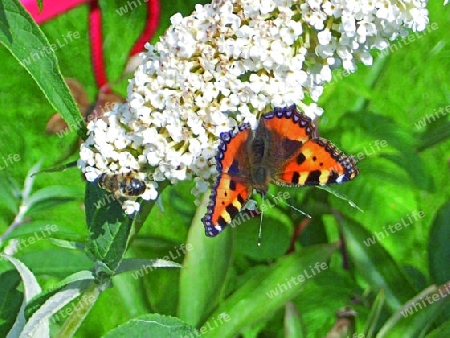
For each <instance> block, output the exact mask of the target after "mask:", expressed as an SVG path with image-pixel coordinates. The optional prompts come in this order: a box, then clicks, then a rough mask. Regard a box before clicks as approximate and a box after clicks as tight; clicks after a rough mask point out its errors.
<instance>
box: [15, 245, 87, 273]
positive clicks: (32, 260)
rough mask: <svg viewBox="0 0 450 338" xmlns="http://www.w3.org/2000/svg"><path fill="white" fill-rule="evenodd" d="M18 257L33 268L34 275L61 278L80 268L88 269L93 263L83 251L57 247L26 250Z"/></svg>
mask: <svg viewBox="0 0 450 338" xmlns="http://www.w3.org/2000/svg"><path fill="white" fill-rule="evenodd" d="M20 259H21V260H22V261H23V262H24V263H25V264H27V266H29V267H30V269H33V272H34V273H35V274H36V275H40V274H43V275H52V276H56V277H62V278H65V277H67V276H69V275H71V274H73V273H75V272H77V271H80V270H89V269H91V268H92V265H93V264H92V262H91V261H90V260H89V258H88V257H86V254H85V253H84V252H79V251H75V250H67V249H59V248H55V249H47V250H34V251H27V252H25V253H20Z"/></svg>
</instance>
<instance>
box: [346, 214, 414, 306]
mask: <svg viewBox="0 0 450 338" xmlns="http://www.w3.org/2000/svg"><path fill="white" fill-rule="evenodd" d="M342 224H343V232H344V238H345V243H346V245H347V248H348V251H349V254H350V257H351V259H352V261H353V263H354V264H355V269H356V271H358V272H359V273H360V274H361V275H362V277H363V278H364V279H365V280H366V281H367V282H368V283H369V285H370V286H371V287H372V288H373V289H374V290H375V291H376V292H377V291H378V290H380V289H382V288H383V289H384V290H385V295H386V304H387V305H388V306H389V307H390V308H391V310H392V311H396V310H398V309H399V308H400V307H401V304H403V303H405V302H406V301H407V300H408V299H411V298H412V297H413V296H414V295H415V294H416V290H415V289H414V287H413V286H412V285H411V283H410V281H409V280H408V278H407V277H406V275H405V273H404V272H403V271H402V270H401V269H400V268H399V267H398V265H397V263H396V262H395V261H394V259H393V258H392V257H391V256H390V255H389V253H388V252H387V251H386V250H385V249H384V248H383V246H382V244H381V243H378V242H376V243H375V244H372V245H369V246H367V245H366V244H365V243H368V239H369V238H370V239H372V237H373V236H374V234H373V233H370V232H369V231H367V230H366V229H365V228H363V227H362V226H361V225H360V224H359V223H356V222H353V221H351V220H346V221H345V222H342Z"/></svg>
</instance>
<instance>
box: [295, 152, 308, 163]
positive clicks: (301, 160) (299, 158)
mask: <svg viewBox="0 0 450 338" xmlns="http://www.w3.org/2000/svg"><path fill="white" fill-rule="evenodd" d="M305 161H306V156H305V155H303V153H300V154H298V156H297V164H302V163H303V162H305Z"/></svg>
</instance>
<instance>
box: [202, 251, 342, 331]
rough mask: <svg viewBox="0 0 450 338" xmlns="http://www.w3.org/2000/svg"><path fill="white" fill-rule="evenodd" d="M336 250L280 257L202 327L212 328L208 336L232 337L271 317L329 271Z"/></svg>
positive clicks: (225, 302) (229, 299)
mask: <svg viewBox="0 0 450 338" xmlns="http://www.w3.org/2000/svg"><path fill="white" fill-rule="evenodd" d="M336 249H337V245H336V244H326V245H316V246H310V247H308V248H304V249H302V250H300V251H298V252H296V253H294V254H292V255H289V256H285V257H283V258H280V259H279V260H278V261H277V262H276V263H275V264H273V265H272V266H271V267H269V268H268V269H267V270H266V271H263V272H262V273H260V274H258V275H257V276H255V277H254V278H252V279H251V280H249V281H248V282H247V283H245V284H244V285H243V286H241V287H240V288H239V289H238V290H236V291H235V292H234V293H233V294H232V295H231V296H230V297H228V298H227V299H225V300H224V301H223V302H222V303H221V304H220V306H219V308H217V309H216V310H215V311H214V313H213V314H212V315H211V316H210V317H209V318H208V320H207V321H205V323H204V324H203V328H205V327H206V328H210V327H213V329H208V332H207V333H206V336H207V337H232V336H234V335H236V334H238V333H239V332H240V331H241V330H242V329H244V328H245V327H247V326H249V325H253V324H255V323H258V322H260V321H261V320H263V319H265V318H267V317H270V316H272V315H273V313H274V312H275V311H276V310H277V309H278V308H280V307H281V306H283V305H284V304H285V303H286V302H287V301H288V300H290V299H292V298H293V297H295V296H296V295H298V293H299V292H300V291H301V290H302V289H303V287H304V286H305V285H306V284H307V283H308V281H309V280H311V278H313V277H314V276H315V275H316V274H318V273H320V272H321V271H324V270H325V269H327V268H328V265H327V263H326V262H327V261H328V259H329V258H330V256H331V254H332V253H333V252H334V251H335V250H336ZM214 278H215V277H214Z"/></svg>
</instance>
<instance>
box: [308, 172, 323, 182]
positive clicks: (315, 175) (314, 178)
mask: <svg viewBox="0 0 450 338" xmlns="http://www.w3.org/2000/svg"><path fill="white" fill-rule="evenodd" d="M320 174H321V171H320V170H313V171H311V172H310V173H309V175H308V177H307V178H306V181H305V184H310V185H317V184H319V178H320Z"/></svg>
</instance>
